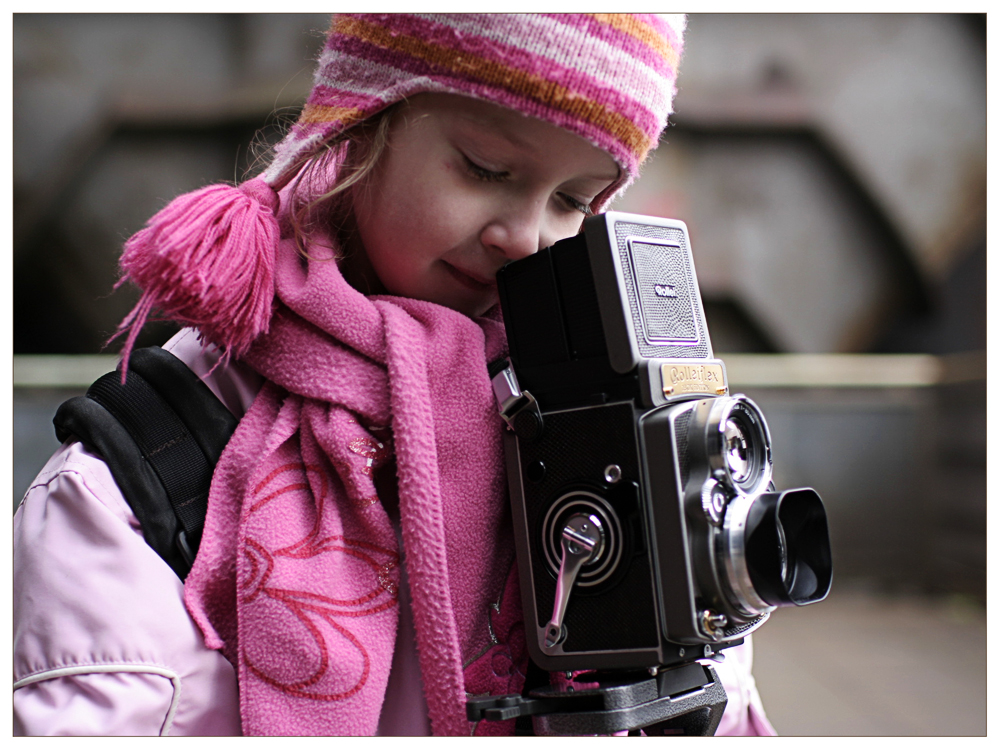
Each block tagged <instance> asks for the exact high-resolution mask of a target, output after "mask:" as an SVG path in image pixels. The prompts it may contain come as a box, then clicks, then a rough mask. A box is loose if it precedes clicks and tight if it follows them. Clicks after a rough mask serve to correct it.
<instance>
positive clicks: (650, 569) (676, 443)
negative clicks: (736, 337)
mask: <svg viewBox="0 0 1000 750" xmlns="http://www.w3.org/2000/svg"><path fill="white" fill-rule="evenodd" d="M497 280H498V287H499V291H500V300H501V307H502V311H503V319H504V324H505V327H506V330H507V337H508V341H509V347H510V359H509V361H508V360H506V359H505V360H501V361H499V362H497V363H493V364H492V365H491V367H490V375H491V377H492V380H493V388H494V392H495V393H496V396H497V400H498V403H499V407H500V410H501V413H502V415H503V417H504V419H505V420H506V422H507V424H508V426H509V428H510V429H509V430H507V431H506V436H505V451H506V461H507V475H508V480H509V486H510V495H511V505H512V510H513V519H514V533H515V542H516V553H517V561H518V567H519V573H520V583H521V592H522V604H523V609H524V618H525V627H526V630H527V645H528V650H529V654H530V656H531V659H532V661H534V663H535V664H536V665H537V666H538V667H540V668H541V669H542V670H546V671H548V672H562V673H565V674H566V678H567V679H564V680H561V681H550V684H544V685H541V686H539V687H536V688H534V689H531V690H529V691H526V694H525V695H511V696H503V697H499V698H497V697H494V698H484V699H472V700H470V701H469V702H468V705H467V713H468V716H469V718H470V720H473V721H478V720H502V719H510V718H516V717H519V716H530V717H531V722H532V724H533V729H534V731H535V733H536V734H560V735H566V734H574V735H585V734H609V733H615V732H624V731H631V732H632V733H637V732H638V731H639V730H642V731H644V732H645V733H646V734H681V733H684V734H714V732H715V730H716V728H717V727H718V724H719V720H720V718H721V716H722V712H723V710H724V708H725V705H726V695H725V690H724V689H723V688H722V685H721V682H720V680H719V678H718V675H717V673H716V671H715V670H714V669H713V668H712V660H713V659H714V660H716V661H720V660H722V659H724V653H723V652H724V650H725V649H726V648H728V647H731V646H734V645H737V644H740V643H742V642H743V638H744V637H745V636H746V635H747V634H748V633H750V632H751V631H753V630H755V629H756V628H758V627H760V625H761V624H762V623H763V622H764V621H765V620H766V619H767V618H768V615H769V614H770V613H771V612H772V611H773V610H774V609H775V608H777V607H787V606H792V605H805V604H810V603H812V602H817V601H819V600H821V599H823V598H824V597H825V596H826V595H827V592H828V591H829V588H830V581H831V556H830V541H829V533H828V527H827V518H826V512H825V510H824V508H823V502H822V500H821V499H820V497H819V495H818V494H817V493H816V492H815V491H814V490H812V489H808V488H802V489H790V490H783V491H778V490H776V489H775V488H774V484H773V483H772V480H771V474H772V461H771V439H770V435H769V432H768V427H767V422H766V421H765V419H764V415H763V414H762V413H761V411H760V409H759V408H758V407H757V405H756V404H755V403H754V402H753V401H752V400H751V399H749V398H747V397H746V396H744V395H741V394H730V392H729V386H728V382H727V379H726V367H725V364H724V363H723V362H722V361H721V360H719V359H716V358H715V357H714V354H713V352H712V344H711V340H710V338H709V333H708V329H707V327H706V323H705V313H704V308H703V305H702V301H701V295H700V293H699V290H698V282H697V278H696V276H695V267H694V263H693V260H692V256H691V249H690V244H689V242H688V232H687V227H686V226H685V225H684V223H683V222H680V221H674V220H670V219H661V218H655V217H649V216H639V215H634V214H626V213H615V212H609V213H605V214H601V215H598V216H593V217H590V218H588V219H587V220H586V221H585V222H584V227H583V231H582V232H581V233H580V234H579V235H577V236H575V237H571V238H569V239H566V240H562V241H561V242H557V243H556V244H554V245H552V246H551V247H548V248H546V249H544V250H541V251H540V252H538V253H536V254H534V255H532V256H530V257H527V258H524V259H522V260H518V261H516V262H513V263H510V264H508V265H507V266H505V267H504V268H503V269H502V270H501V271H500V272H499V273H498V275H497ZM557 682H558V683H561V684H560V685H559V686H558V687H557V686H556V683H557Z"/></svg>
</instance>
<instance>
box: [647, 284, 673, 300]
mask: <svg viewBox="0 0 1000 750" xmlns="http://www.w3.org/2000/svg"><path fill="white" fill-rule="evenodd" d="M653 291H654V292H655V293H656V296H657V297H676V296H677V292H676V291H675V289H674V286H673V284H653Z"/></svg>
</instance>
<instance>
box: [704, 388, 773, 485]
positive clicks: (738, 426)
mask: <svg viewBox="0 0 1000 750" xmlns="http://www.w3.org/2000/svg"><path fill="white" fill-rule="evenodd" d="M689 435H690V436H691V438H692V439H693V440H694V441H696V442H695V445H696V446H697V447H695V448H693V449H692V459H693V460H694V461H699V460H707V464H708V469H709V471H710V474H711V476H712V477H714V478H715V479H716V480H718V481H719V482H720V483H721V484H723V485H724V486H725V488H726V490H727V492H729V494H730V495H734V494H736V495H753V494H754V493H756V492H759V491H760V490H762V489H764V488H765V487H767V485H768V483H769V482H770V481H771V436H770V433H769V432H768V429H767V423H766V422H765V421H764V415H763V414H761V413H760V409H758V408H757V405H756V404H754V402H753V401H751V400H750V399H748V398H747V397H746V396H744V395H742V394H738V395H736V396H731V397H722V398H712V399H705V400H704V401H702V402H701V403H700V404H699V406H698V407H696V409H695V412H694V415H693V421H692V423H691V427H690V433H689Z"/></svg>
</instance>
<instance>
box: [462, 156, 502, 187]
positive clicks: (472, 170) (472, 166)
mask: <svg viewBox="0 0 1000 750" xmlns="http://www.w3.org/2000/svg"><path fill="white" fill-rule="evenodd" d="M462 158H463V159H465V166H466V168H467V169H468V170H469V174H471V175H472V176H473V177H475V178H476V179H477V180H482V181H483V182H503V181H504V180H506V179H507V178H508V177H510V172H495V171H493V170H492V169H487V168H486V167H483V166H480V165H479V164H476V162H474V161H472V159H470V158H469V157H468V156H466V155H465V154H462Z"/></svg>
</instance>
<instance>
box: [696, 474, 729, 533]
mask: <svg viewBox="0 0 1000 750" xmlns="http://www.w3.org/2000/svg"><path fill="white" fill-rule="evenodd" d="M726 501H727V497H726V490H725V489H724V488H723V486H722V485H721V484H719V483H718V482H717V481H715V480H714V479H709V480H708V481H707V482H705V484H704V485H703V486H702V488H701V509H702V510H703V511H704V513H705V518H707V519H708V522H709V523H710V524H712V525H713V526H721V525H722V519H723V518H724V517H725V514H726Z"/></svg>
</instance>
